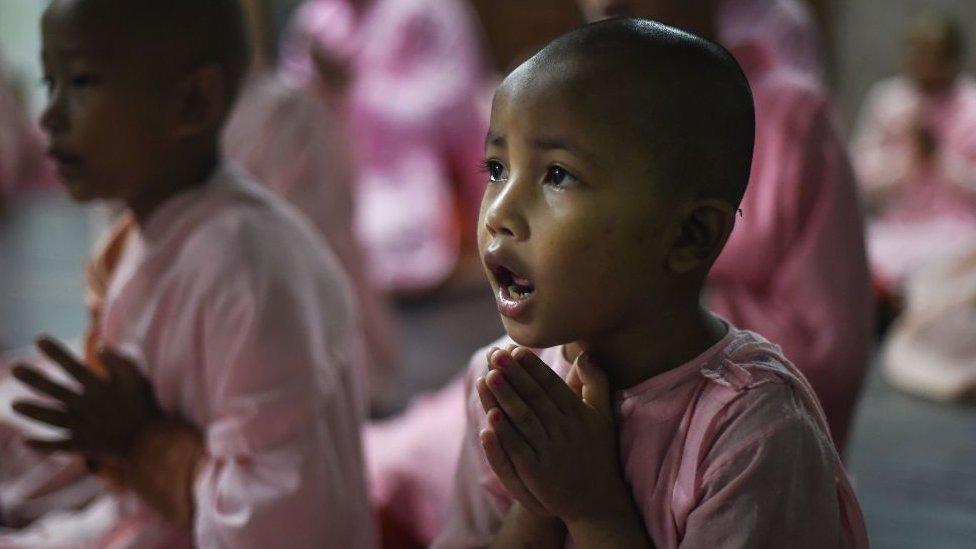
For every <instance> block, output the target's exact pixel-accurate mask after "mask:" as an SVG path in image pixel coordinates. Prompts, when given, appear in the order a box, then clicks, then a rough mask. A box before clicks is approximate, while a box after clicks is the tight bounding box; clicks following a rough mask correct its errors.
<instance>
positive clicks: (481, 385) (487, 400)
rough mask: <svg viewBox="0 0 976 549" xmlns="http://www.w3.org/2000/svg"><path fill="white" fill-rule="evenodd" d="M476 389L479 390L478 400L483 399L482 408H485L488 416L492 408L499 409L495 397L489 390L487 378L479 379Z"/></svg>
mask: <svg viewBox="0 0 976 549" xmlns="http://www.w3.org/2000/svg"><path fill="white" fill-rule="evenodd" d="M475 388H476V389H477V390H478V398H479V399H481V407H482V408H484V410H485V413H486V414H487V413H488V411H489V410H491V409H492V408H498V407H499V405H498V401H497V400H495V395H494V394H493V393H492V392H491V389H489V388H488V382H487V381H485V378H483V377H479V378H478V381H477V382H476V383H475Z"/></svg>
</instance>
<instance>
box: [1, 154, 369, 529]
mask: <svg viewBox="0 0 976 549" xmlns="http://www.w3.org/2000/svg"><path fill="white" fill-rule="evenodd" d="M349 292H350V290H349V289H348V286H347V283H346V281H345V280H344V277H342V275H341V273H340V272H339V270H338V266H337V265H336V263H335V260H334V259H333V258H332V257H331V255H330V254H329V253H328V251H327V249H326V248H325V247H324V246H322V244H321V242H320V240H319V239H318V237H317V236H316V235H315V233H314V230H313V229H312V228H311V227H310V226H309V225H308V224H307V223H306V222H305V221H304V220H302V219H301V218H300V217H299V216H297V215H296V213H295V212H294V210H292V209H291V208H290V207H288V206H286V205H284V204H283V203H282V202H281V201H280V200H279V199H276V198H274V197H273V196H272V195H270V193H268V192H267V191H265V190H263V189H261V188H260V186H259V185H258V184H257V183H254V182H253V181H251V180H250V179H248V178H247V177H245V176H244V175H243V174H242V173H241V172H239V171H237V170H235V169H230V168H224V169H221V170H220V171H219V172H218V173H217V174H215V176H214V177H212V178H211V180H210V181H209V182H208V183H206V184H205V185H204V186H202V187H199V188H196V189H192V190H188V191H185V192H184V193H181V194H180V195H178V196H176V197H174V198H172V199H170V200H169V201H167V202H166V203H165V204H163V205H162V206H161V207H160V208H159V209H158V210H157V211H156V212H154V214H153V215H152V217H151V218H150V220H149V222H148V223H147V224H146V225H145V226H143V227H141V228H140V230H139V231H137V232H133V233H132V234H131V235H130V237H129V238H128V240H126V241H125V247H124V251H123V252H122V255H121V257H120V260H119V264H118V267H117V268H116V269H115V270H114V274H113V276H112V279H111V281H110V283H109V286H108V291H107V297H106V301H105V305H104V312H103V315H102V318H101V322H100V333H101V336H102V339H103V341H104V343H105V344H106V345H108V346H111V347H113V348H115V349H118V350H119V351H121V352H122V353H124V354H126V355H128V356H131V357H132V358H133V359H135V361H136V362H137V363H138V364H140V365H141V366H142V367H143V369H144V373H145V375H147V376H148V377H149V379H150V380H151V383H152V385H153V388H154V393H155V396H156V398H157V400H158V402H159V404H160V406H161V407H162V409H163V410H164V412H166V413H167V414H171V415H177V416H179V417H180V418H182V419H184V420H186V421H188V422H190V423H191V424H193V425H194V426H195V427H197V428H198V429H200V430H201V432H202V433H203V435H204V440H205V445H206V450H207V457H206V460H205V462H204V463H203V464H202V466H201V468H200V472H199V473H198V475H197V477H196V478H195V480H194V486H193V492H194V500H195V508H196V513H195V517H194V527H193V531H192V533H191V532H185V531H180V530H176V529H174V528H173V527H171V526H169V525H168V524H167V523H165V522H164V521H163V520H162V519H161V518H160V517H159V516H158V515H157V514H156V513H155V512H154V511H153V510H152V509H150V508H149V507H148V506H147V505H145V504H144V503H142V501H141V500H140V499H139V498H138V497H137V496H136V495H135V494H133V493H129V492H102V493H101V495H99V496H98V497H97V499H96V500H95V501H94V502H93V503H90V504H89V505H87V506H86V507H84V509H83V510H82V511H80V512H77V513H71V514H61V515H53V516H52V515H49V516H46V517H44V518H43V519H42V520H41V521H40V522H38V523H36V524H34V525H32V526H30V527H28V528H27V529H25V530H23V531H20V532H5V533H4V534H3V535H0V547H59V546H62V547H63V546H65V544H68V543H70V544H71V546H72V547H76V546H82V547H183V546H190V545H191V544H192V545H195V546H199V547H235V548H236V547H336V548H339V547H341V548H346V547H357V548H358V547H371V546H373V543H374V532H373V520H372V514H371V511H370V509H369V505H368V501H367V496H366V487H365V475H364V472H363V468H362V453H361V446H360V438H359V430H360V425H361V422H362V415H363V409H362V408H363V406H362V395H361V387H360V380H359V375H360V372H359V371H358V368H359V367H360V364H361V362H362V351H363V350H362V347H361V339H360V337H359V333H358V328H357V326H356V324H355V322H356V321H355V313H354V312H353V311H352V309H351V307H352V300H351V297H350V294H349ZM60 459H64V457H63V456H62V457H60ZM35 460H36V461H38V466H42V465H44V462H43V461H41V460H39V459H38V458H35ZM68 461H69V462H70V461H72V460H68ZM68 465H70V463H69V464H68ZM47 470H48V471H57V469H52V468H48V469H47ZM49 475H50V473H49ZM66 476H67V475H66ZM0 480H3V484H2V485H0V486H6V485H7V484H10V482H8V481H11V482H13V483H16V482H20V481H23V480H24V479H23V478H17V479H0ZM50 480H51V479H50V478H47V479H45V478H35V479H34V482H35V483H36V482H39V481H48V482H50ZM64 480H65V481H67V480H73V479H72V478H70V477H68V478H65V479H64ZM65 510H66V511H68V510H69V509H65Z"/></svg>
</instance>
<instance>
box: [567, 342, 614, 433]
mask: <svg viewBox="0 0 976 549" xmlns="http://www.w3.org/2000/svg"><path fill="white" fill-rule="evenodd" d="M573 368H574V369H575V370H576V372H577V374H578V375H579V378H580V381H581V382H582V383H583V402H585V403H587V404H588V405H590V406H591V407H592V408H593V409H595V410H596V411H598V412H600V413H601V414H603V415H605V416H606V417H609V418H612V417H613V404H612V402H611V397H610V382H609V380H608V379H607V374H606V372H604V371H603V369H602V368H600V367H599V366H597V365H596V364H595V363H594V362H593V359H591V358H590V356H589V355H587V354H586V353H581V354H580V355H579V356H578V357H576V363H575V364H574V365H573Z"/></svg>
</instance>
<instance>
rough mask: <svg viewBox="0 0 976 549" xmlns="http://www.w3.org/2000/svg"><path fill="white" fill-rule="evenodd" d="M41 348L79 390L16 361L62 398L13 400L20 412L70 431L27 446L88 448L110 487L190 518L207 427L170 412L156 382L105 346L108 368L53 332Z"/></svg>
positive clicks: (31, 381) (20, 371) (177, 517)
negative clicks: (84, 358) (97, 366)
mask: <svg viewBox="0 0 976 549" xmlns="http://www.w3.org/2000/svg"><path fill="white" fill-rule="evenodd" d="M37 347H38V349H39V350H40V351H41V353H42V354H44V355H45V356H46V357H47V358H49V359H50V360H51V361H52V362H54V363H55V364H57V365H58V366H59V367H60V368H61V369H62V370H64V371H65V372H66V373H67V374H68V375H70V376H71V377H72V378H73V379H74V380H75V381H77V384H78V388H79V389H80V390H75V389H74V388H71V387H67V386H65V385H63V384H61V383H59V382H57V381H55V380H53V379H51V378H50V377H49V376H47V375H45V374H44V373H42V372H41V371H39V370H38V369H36V368H34V367H32V366H28V365H25V364H18V365H16V366H15V367H14V369H13V374H14V377H15V378H17V379H18V380H19V381H20V382H22V383H24V384H25V385H27V386H28V387H30V388H31V389H33V390H34V391H37V392H38V393H41V394H44V395H47V396H49V397H51V398H52V399H54V401H55V402H54V403H51V404H43V405H42V404H38V403H35V402H30V401H26V400H20V401H17V402H14V404H13V409H14V411H15V412H17V413H18V414H20V415H22V416H24V417H27V418H29V419H32V420H34V421H38V422H40V423H44V424H46V425H49V426H51V427H55V428H58V429H62V430H64V431H66V432H67V436H66V437H65V438H63V439H59V440H40V439H28V440H27V441H26V442H27V444H28V446H30V447H31V448H34V449H35V450H37V451H40V452H74V453H78V454H81V455H82V456H83V457H84V458H85V460H86V462H87V463H88V466H89V468H90V469H91V470H92V472H94V473H96V474H98V475H99V476H100V477H101V478H103V480H105V481H106V482H107V483H108V484H109V485H110V486H112V487H114V488H117V489H123V488H128V489H132V490H134V491H135V492H136V493H138V494H139V495H140V496H142V497H143V499H145V500H146V501H147V503H149V504H150V505H152V506H153V507H154V508H156V510H157V511H159V512H160V513H161V514H162V515H163V516H165V517H167V518H169V519H170V520H171V521H173V522H175V523H177V524H187V523H189V521H190V520H192V513H193V506H192V478H193V477H194V475H195V474H196V472H197V468H198V466H199V464H200V462H201V461H202V459H203V455H204V450H203V440H202V435H201V433H200V432H199V431H198V430H197V429H196V428H195V427H193V426H192V425H189V424H187V423H186V422H183V421H180V420H178V419H175V418H169V417H166V415H165V414H164V413H163V412H162V410H160V408H159V405H158V404H157V402H156V398H155V396H154V395H153V390H152V385H151V383H150V381H149V380H148V379H147V378H146V377H145V376H144V375H143V374H142V373H141V372H140V371H139V369H138V368H137V367H136V365H135V364H133V363H132V362H131V361H130V360H128V359H126V358H123V357H122V356H120V355H118V354H117V353H115V352H114V351H111V350H108V349H103V350H101V351H100V352H99V359H100V362H101V364H102V366H104V369H105V371H104V372H98V373H96V371H95V370H93V369H92V368H91V367H89V366H87V365H85V364H83V363H82V362H80V361H79V360H78V359H76V358H75V357H74V356H72V354H71V353H70V352H69V351H68V350H66V349H65V348H64V346H63V345H62V344H60V343H59V342H57V341H55V340H54V339H51V338H48V337H42V338H41V339H39V340H38V342H37Z"/></svg>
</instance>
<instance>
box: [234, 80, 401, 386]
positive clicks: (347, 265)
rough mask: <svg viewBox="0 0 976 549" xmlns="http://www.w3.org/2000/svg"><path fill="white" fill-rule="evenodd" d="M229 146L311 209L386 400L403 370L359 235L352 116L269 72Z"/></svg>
mask: <svg viewBox="0 0 976 549" xmlns="http://www.w3.org/2000/svg"><path fill="white" fill-rule="evenodd" d="M223 145H224V151H225V153H226V157H227V158H228V159H231V160H233V161H234V162H236V163H237V164H239V165H240V166H242V167H243V168H244V169H245V170H246V171H247V172H248V173H249V174H251V175H254V176H255V177H256V179H257V180H258V181H260V182H262V183H264V184H265V185H267V186H268V187H269V188H271V189H272V190H274V191H275V192H276V193H278V194H279V195H280V196H282V197H283V198H285V199H286V200H287V201H288V202H290V203H291V204H292V205H293V206H294V207H295V208H296V209H297V210H298V211H299V212H301V213H302V214H304V215H305V217H306V218H307V219H308V220H309V221H310V222H311V223H312V225H313V226H314V227H315V228H316V229H318V232H319V234H321V235H322V236H323V237H324V238H325V241H326V242H327V243H328V245H329V248H330V249H331V250H332V251H333V252H335V254H336V257H337V258H338V259H339V263H341V264H342V267H343V268H344V269H345V271H346V274H347V275H348V278H349V280H350V282H351V283H352V286H353V290H354V291H355V293H356V298H357V303H358V312H359V315H358V316H359V318H360V320H361V321H362V323H363V332H364V335H365V338H366V358H367V361H368V363H367V365H366V377H367V381H368V383H367V385H368V387H369V391H370V395H371V401H382V400H383V397H384V396H385V395H386V393H387V392H388V390H389V388H390V386H391V384H392V383H393V381H394V379H393V378H394V375H395V370H396V368H395V364H396V360H397V356H396V343H395V337H394V332H393V319H392V315H391V311H390V310H389V305H388V304H387V303H386V302H385V301H384V298H383V296H382V295H380V292H379V290H378V289H377V288H376V287H375V285H374V284H372V282H371V280H370V278H369V276H367V273H366V265H365V259H364V257H363V256H364V254H363V250H362V246H361V245H360V242H359V240H358V239H357V238H356V235H355V234H354V226H353V223H354V219H353V214H354V212H355V203H356V199H355V196H354V192H355V189H354V185H355V181H354V177H355V167H354V161H353V158H352V156H351V147H350V146H349V133H348V128H347V125H346V124H345V120H344V113H340V112H335V111H334V110H332V109H331V108H330V105H329V104H328V103H326V102H325V101H322V99H321V97H320V96H318V95H317V94H316V90H315V88H314V87H300V86H298V85H295V84H293V83H291V82H290V81H289V80H288V79H287V78H285V77H283V76H281V75H280V74H277V73H275V72H273V71H270V70H268V71H265V72H263V73H258V74H254V75H253V76H252V77H251V78H250V79H249V81H248V82H247V85H246V86H245V87H244V90H243V91H242V93H241V97H240V99H239V100H238V102H237V106H236V107H235V110H234V113H233V114H232V116H231V117H230V120H229V121H228V122H227V125H226V126H225V128H224V136H223ZM377 404H382V403H381V402H377Z"/></svg>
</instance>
